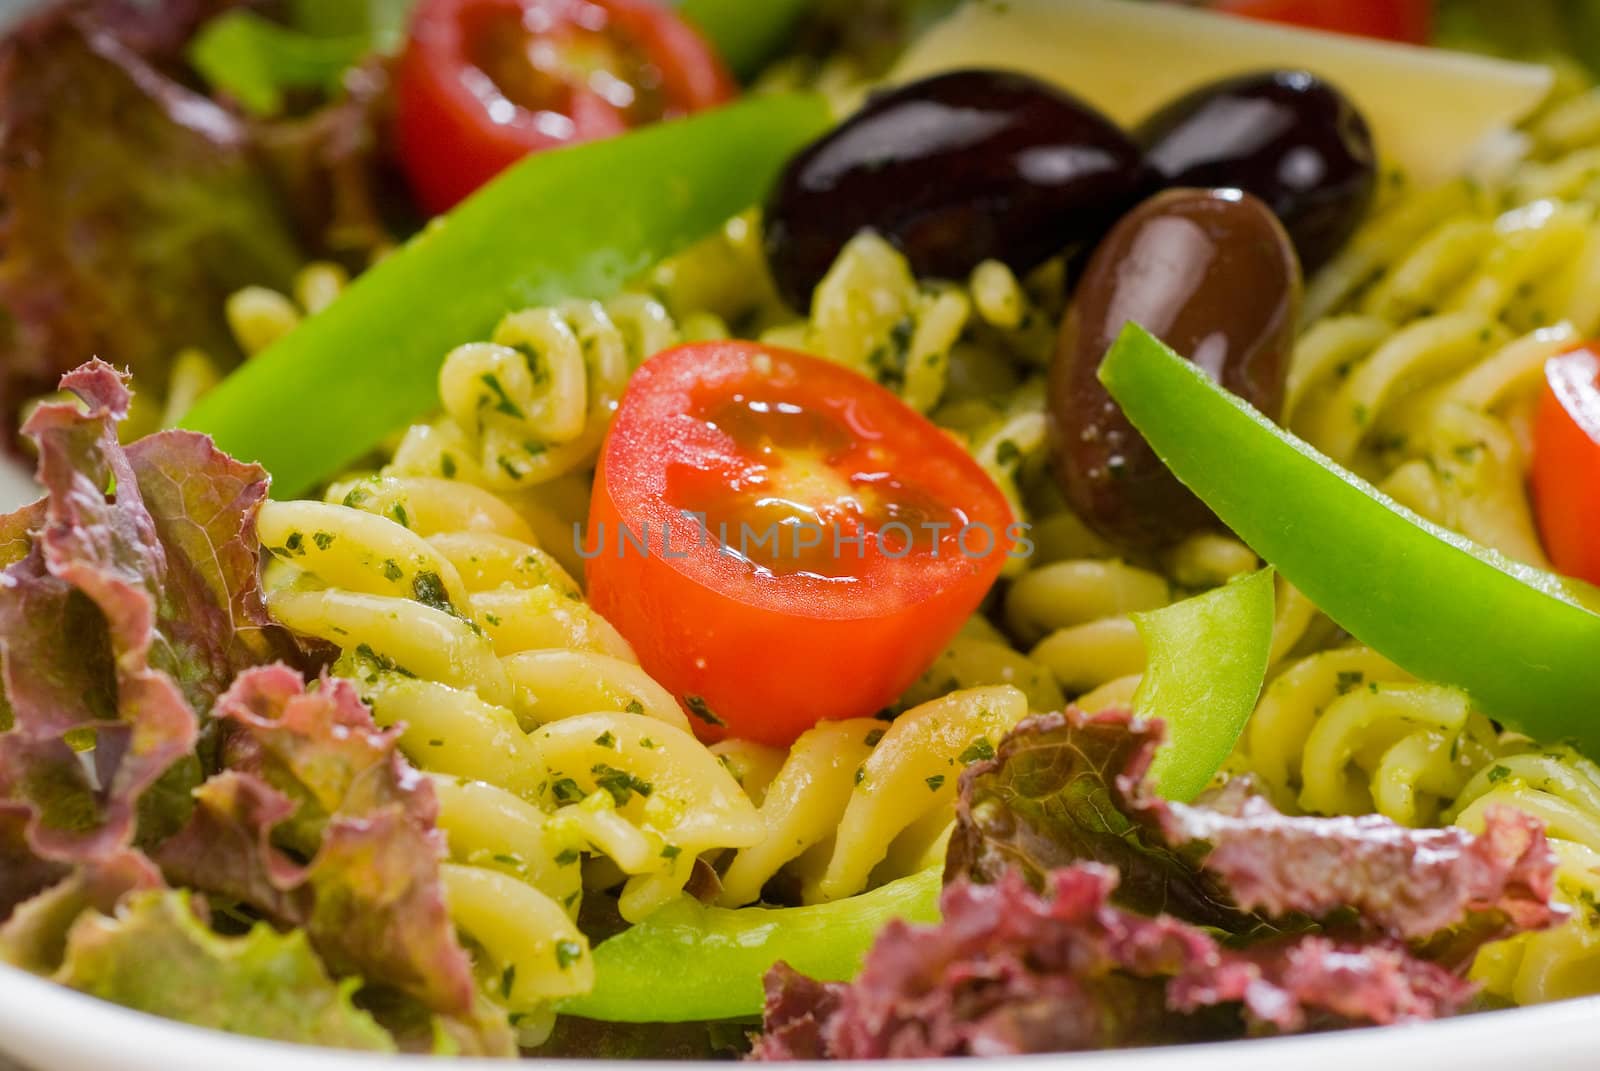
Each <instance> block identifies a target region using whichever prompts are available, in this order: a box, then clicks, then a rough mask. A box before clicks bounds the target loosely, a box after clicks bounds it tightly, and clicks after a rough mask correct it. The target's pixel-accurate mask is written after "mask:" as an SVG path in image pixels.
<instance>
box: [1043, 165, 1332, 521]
mask: <svg viewBox="0 0 1600 1071" xmlns="http://www.w3.org/2000/svg"><path fill="white" fill-rule="evenodd" d="M1300 291H1301V279H1300V265H1299V263H1298V261H1297V260H1296V259H1295V253H1294V248H1293V247H1292V246H1291V245H1290V243H1289V237H1288V235H1287V234H1285V233H1284V228H1283V226H1282V225H1281V224H1280V223H1279V222H1278V220H1277V217H1275V216H1274V215H1273V214H1272V212H1271V211H1270V210H1269V209H1268V208H1267V207H1266V205H1264V204H1262V203H1261V202H1260V201H1258V200H1257V199H1256V198H1254V197H1252V196H1250V195H1249V194H1247V193H1241V192H1240V191H1238V190H1233V189H1229V190H1192V189H1176V190H1167V191H1165V192H1163V193H1159V194H1157V195H1156V196H1154V197H1152V198H1150V199H1149V200H1148V201H1145V202H1144V203H1143V204H1141V205H1140V206H1139V207H1138V208H1136V209H1134V210H1133V211H1132V212H1130V213H1128V214H1127V215H1126V216H1124V217H1123V218H1122V220H1121V222H1119V223H1118V224H1117V225H1116V226H1115V227H1114V228H1112V230H1111V233H1110V234H1108V235H1106V238H1105V240H1104V241H1103V242H1101V243H1100V245H1099V247H1098V248H1096V249H1095V251H1094V255H1093V256H1092V257H1091V258H1090V260H1089V265H1088V268H1087V269H1086V270H1085V272H1084V276H1083V280H1082V282H1080V283H1079V285H1078V289H1077V292H1076V293H1075V295H1074V296H1073V302H1072V306H1071V307H1070V308H1069V310H1068V312H1067V316H1066V319H1065V321H1064V322H1063V323H1062V328H1061V338H1060V341H1059V344H1058V348H1057V350H1056V356H1055V360H1054V362H1053V364H1052V366H1051V369H1050V387H1049V417H1050V433H1051V449H1052V460H1053V462H1054V470H1055V475H1056V480H1057V482H1058V483H1059V484H1060V485H1061V490H1062V492H1063V494H1065V496H1066V498H1067V501H1068V503H1069V504H1070V505H1071V506H1072V508H1073V509H1074V510H1076V511H1077V513H1078V515H1079V516H1080V517H1081V518H1082V519H1083V521H1084V522H1085V523H1086V524H1088V525H1089V526H1090V527H1092V528H1094V529H1095V530H1096V531H1098V532H1100V533H1101V534H1102V535H1104V536H1105V537H1106V538H1108V539H1111V540H1113V541H1114V542H1117V543H1118V544H1120V545H1122V546H1125V547H1128V548H1130V549H1137V550H1149V549H1156V548H1159V547H1161V546H1165V545H1168V544H1170V543H1173V542H1176V541H1177V540H1179V539H1181V538H1182V537H1183V536H1185V535H1188V534H1189V533H1191V532H1194V531H1196V530H1198V529H1202V528H1207V527H1211V526H1213V525H1215V524H1216V523H1217V522H1216V519H1215V518H1214V517H1213V516H1212V515H1211V511H1210V510H1208V509H1207V508H1206V507H1205V505H1204V504H1203V503H1202V502H1201V501H1200V500H1199V499H1197V498H1195V497H1194V495H1193V494H1191V493H1190V492H1189V491H1188V489H1187V488H1185V487H1184V486H1183V485H1182V484H1180V483H1179V482H1178V480H1177V478H1176V477H1174V476H1173V475H1172V473H1170V472H1168V471H1167V468H1166V466H1165V465H1163V464H1162V463H1161V460H1160V459H1159V458H1158V457H1156V455H1155V451H1153V450H1151V449H1150V445H1149V444H1148V443H1146V442H1145V440H1144V438H1143V437H1142V436H1141V435H1140V434H1139V433H1138V432H1137V431H1135V430H1134V428H1133V425H1132V424H1130V423H1129V422H1128V418H1127V417H1126V416H1125V415H1124V414H1123V412H1122V410H1121V409H1120V408H1119V407H1118V406H1117V403H1116V402H1114V401H1113V400H1112V399H1111V396H1110V395H1109V394H1107V393H1106V389H1105V387H1103V386H1102V385H1101V384H1100V380H1099V378H1098V377H1097V374H1096V373H1097V372H1098V371H1099V368H1100V362H1101V360H1102V359H1103V358H1104V357H1105V353H1106V350H1107V349H1108V348H1109V347H1110V346H1111V343H1112V341H1113V340H1115V338H1116V336H1117V334H1118V333H1119V332H1120V331H1121V330H1122V328H1123V326H1124V325H1126V324H1127V323H1128V322H1129V321H1133V322H1136V323H1138V324H1140V325H1142V326H1143V327H1145V328H1147V329H1148V330H1149V331H1151V332H1152V333H1154V334H1155V335H1156V336H1158V337H1159V338H1160V339H1161V340H1162V341H1164V342H1166V343H1167V345H1169V346H1171V347H1172V348H1173V349H1175V350H1177V351H1178V352H1179V353H1181V354H1183V356H1185V357H1187V358H1189V359H1190V360H1192V361H1194V362H1195V363H1196V364H1198V365H1200V366H1201V367H1202V368H1204V369H1205V370H1206V371H1207V372H1208V373H1209V374H1210V375H1211V376H1212V377H1213V378H1214V379H1216V380H1218V381H1219V382H1220V383H1221V384H1222V385H1223V386H1225V387H1227V388H1228V389H1229V390H1231V391H1233V393H1235V394H1237V395H1239V396H1240V397H1241V398H1244V399H1245V400H1246V401H1248V402H1250V403H1251V404H1253V405H1254V406H1255V407H1256V408H1258V409H1260V410H1261V411H1262V412H1264V413H1266V414H1267V415H1268V416H1270V417H1272V418H1273V419H1275V420H1276V419H1278V418H1279V417H1280V415H1281V411H1282V408H1283V395H1284V387H1285V383H1286V381H1287V378H1288V372H1289V355H1290V349H1291V347H1292V345H1293V342H1294V326H1295V317H1296V316H1297V314H1298V311H1299V303H1300Z"/></svg>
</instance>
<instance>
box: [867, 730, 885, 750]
mask: <svg viewBox="0 0 1600 1071" xmlns="http://www.w3.org/2000/svg"><path fill="white" fill-rule="evenodd" d="M886 732H888V730H887V729H873V730H872V731H871V732H869V733H868V734H867V738H866V739H865V740H864V741H862V742H863V743H865V744H866V745H867V746H868V747H877V746H878V741H879V740H882V739H883V734H884V733H886Z"/></svg>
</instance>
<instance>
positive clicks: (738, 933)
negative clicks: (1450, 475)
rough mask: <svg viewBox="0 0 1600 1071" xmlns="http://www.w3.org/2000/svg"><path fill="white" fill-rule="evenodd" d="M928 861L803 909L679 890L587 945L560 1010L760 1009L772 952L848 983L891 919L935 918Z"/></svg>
mask: <svg viewBox="0 0 1600 1071" xmlns="http://www.w3.org/2000/svg"><path fill="white" fill-rule="evenodd" d="M940 878H941V874H940V870H939V868H938V867H934V868H932V869H930V870H924V871H922V872H921V873H919V874H913V875H911V876H910V877H906V878H901V879H900V880H898V881H892V882H890V883H889V884H887V885H884V886H882V887H880V888H877V889H873V890H872V891H871V892H865V893H861V894H860V895H859V896H852V897H850V898H849V899H846V900H836V901H834V902H833V903H829V904H814V905H810V906H807V907H778V908H767V907H741V908H726V907H707V906H705V905H704V904H701V903H700V902H699V901H696V900H693V899H690V898H689V897H684V898H683V899H681V900H678V901H675V902H674V903H672V904H670V905H668V906H667V907H664V908H662V909H661V910H660V911H658V912H656V913H655V914H654V915H652V916H650V917H649V918H647V919H645V920H644V921H643V922H641V923H639V924H638V925H637V926H634V927H632V928H631V929H627V930H624V931H623V932H621V933H619V934H617V935H616V936H615V937H613V938H611V939H610V940H608V941H604V942H602V943H601V944H600V945H598V946H597V947H596V948H595V950H594V968H595V984H594V989H593V990H592V991H591V992H589V993H588V994H586V995H584V996H581V997H572V998H569V999H567V1000H565V1001H563V1002H562V1003H561V1005H560V1007H559V1009H558V1010H559V1011H561V1012H563V1013H565V1014H568V1015H579V1016H582V1017H584V1018H586V1019H600V1020H604V1021H607V1022H616V1023H633V1022H652V1023H682V1022H700V1021H703V1020H713V1019H737V1018H742V1017H745V1016H752V1015H760V1014H761V1005H762V991H761V979H762V977H763V976H765V975H766V973H767V971H768V969H769V968H771V967H772V965H773V964H774V963H777V962H778V961H779V960H782V961H784V962H785V963H787V964H789V965H790V966H791V967H793V968H795V970H797V971H800V972H801V973H802V974H807V975H810V976H811V977H813V978H819V979H822V980H823V981H847V980H849V979H851V978H854V977H855V976H856V974H857V973H858V972H859V971H860V970H861V961H862V959H863V957H865V956H866V954H867V949H869V948H871V947H872V942H873V940H874V939H875V938H876V937H877V936H878V931H880V930H882V929H883V927H884V925H885V924H886V923H887V922H888V921H889V920H890V919H896V918H901V919H906V920H908V921H911V922H935V921H937V920H938V918H939V887H940Z"/></svg>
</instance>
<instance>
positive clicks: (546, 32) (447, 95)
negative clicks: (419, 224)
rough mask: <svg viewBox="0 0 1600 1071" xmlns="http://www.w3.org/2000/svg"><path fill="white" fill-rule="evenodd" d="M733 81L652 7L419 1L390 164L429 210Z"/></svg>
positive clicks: (708, 98)
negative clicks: (535, 159)
mask: <svg viewBox="0 0 1600 1071" xmlns="http://www.w3.org/2000/svg"><path fill="white" fill-rule="evenodd" d="M735 92H736V90H735V85H734V81H733V77H732V76H731V75H730V74H729V73H728V71H727V68H725V67H724V66H723V64H722V61H721V60H720V59H719V58H718V57H717V54H716V52H715V51H714V50H713V49H712V48H711V46H710V45H709V44H707V43H706V42H705V40H704V39H703V38H702V37H701V36H700V35H699V34H698V33H697V32H696V31H695V30H694V29H692V28H691V27H690V26H689V24H688V23H686V22H684V21H683V20H682V19H680V18H679V17H678V16H677V15H676V14H674V13H673V12H672V11H670V10H669V9H667V8H666V7H665V6H664V5H662V4H659V3H656V2H653V0H422V3H421V4H420V5H419V6H418V8H417V11H416V14H415V16H414V17H413V19H412V22H411V33H410V37H409V38H408V40H407V42H406V48H405V52H404V54H403V55H402V56H401V57H400V68H399V73H398V76H397V79H396V91H395V111H396V123H397V132H396V140H397V142H398V145H399V154H400V162H401V165H402V166H403V167H404V169H405V172H406V175H407V177H408V178H409V180H410V183H411V188H412V192H413V193H415V194H416V196H417V199H418V200H419V201H420V202H421V203H422V207H423V208H425V209H427V210H428V211H429V212H431V213H435V214H437V213H441V212H444V211H446V210H447V209H449V208H450V207H451V206H452V205H454V204H455V203H456V202H457V201H460V200H461V199H462V198H464V197H466V196H467V195H468V194H469V193H471V192H472V191H473V190H475V189H477V188H478V187H479V186H481V185H483V184H484V183H485V182H487V181H489V180H490V179H491V178H493V177H494V176H495V175H496V174H498V173H499V172H500V171H501V170H503V169H504V168H506V167H508V166H509V165H511V164H513V163H515V162H516V161H517V160H519V159H521V158H522V157H524V156H526V155H527V154H528V153H530V152H537V151H539V150H541V149H549V148H554V147H557V146H560V145H567V144H571V143H574V142H579V141H591V140H595V139H597V138H607V137H611V136H613V135H615V134H620V133H622V132H623V131H625V130H629V129H631V128H633V127H636V126H642V125H644V124H646V123H652V122H655V121H656V120H658V119H670V118H673V117H674V116H680V115H686V114H688V113H690V112H696V111H701V110H703V109H705V108H710V107H714V106H715V105H718V104H721V103H723V102H725V101H727V100H730V99H731V98H732V97H733V96H734V93H735Z"/></svg>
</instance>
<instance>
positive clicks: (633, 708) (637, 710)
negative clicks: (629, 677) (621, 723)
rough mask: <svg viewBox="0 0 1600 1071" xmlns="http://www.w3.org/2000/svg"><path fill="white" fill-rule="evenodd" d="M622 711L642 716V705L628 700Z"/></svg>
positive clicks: (635, 700) (636, 701)
mask: <svg viewBox="0 0 1600 1071" xmlns="http://www.w3.org/2000/svg"><path fill="white" fill-rule="evenodd" d="M622 709H623V710H625V711H627V712H628V713H629V714H643V713H644V704H643V703H641V702H639V701H638V700H637V699H630V700H628V705H627V706H625V707H623V708H622Z"/></svg>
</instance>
